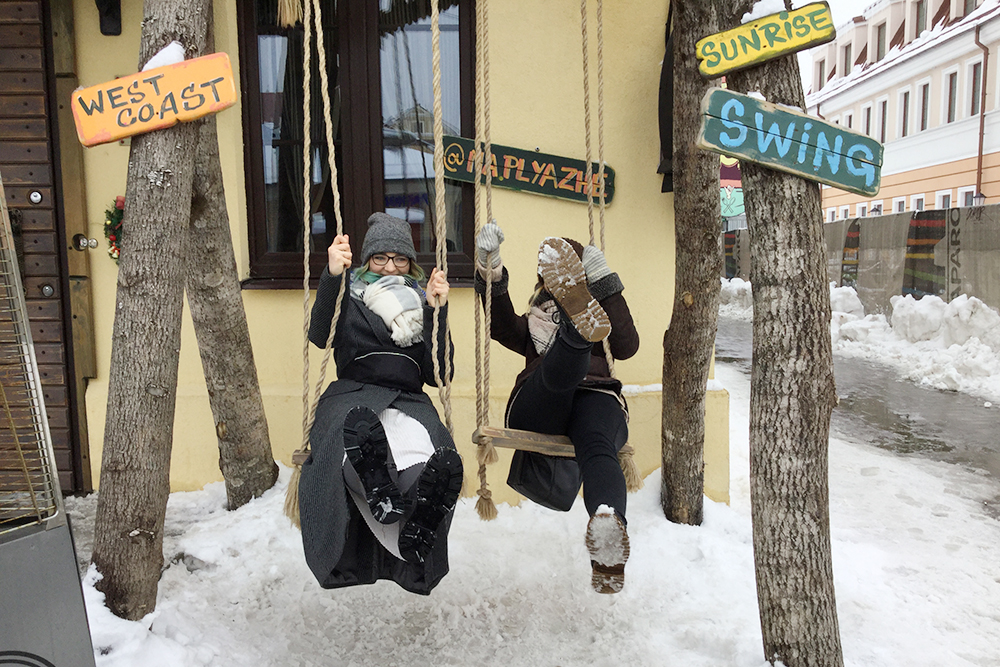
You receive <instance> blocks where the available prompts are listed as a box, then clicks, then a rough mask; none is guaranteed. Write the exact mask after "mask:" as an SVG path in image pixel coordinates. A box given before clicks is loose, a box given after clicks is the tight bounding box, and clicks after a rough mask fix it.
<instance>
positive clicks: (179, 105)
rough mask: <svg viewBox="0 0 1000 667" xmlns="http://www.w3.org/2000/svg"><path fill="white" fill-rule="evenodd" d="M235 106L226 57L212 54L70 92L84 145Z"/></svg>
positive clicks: (165, 126)
mask: <svg viewBox="0 0 1000 667" xmlns="http://www.w3.org/2000/svg"><path fill="white" fill-rule="evenodd" d="M235 102H236V84H235V82H234V80H233V69H232V67H231V65H230V63H229V56H228V55H227V54H225V53H213V54H211V55H207V56H202V57H201V58H193V59H191V60H184V61H182V62H179V63H175V64H173V65H166V66H164V67H157V68H155V69H151V70H148V71H145V72H139V73H138V74H133V75H131V76H126V77H122V78H120V79H115V80H114V81H109V82H107V83H102V84H100V85H97V86H91V87H89V88H78V89H77V90H75V91H73V97H72V101H71V107H72V109H73V119H74V120H75V121H76V134H77V136H78V137H79V138H80V143H82V144H83V145H84V146H96V145H98V144H105V143H108V142H111V141H118V140H119V139H124V138H125V137H131V136H134V135H136V134H143V133H145V132H152V131H153V130H162V129H164V128H167V127H171V126H173V125H176V124H177V123H181V122H185V121H191V120H195V119H197V118H201V117H202V116H206V115H208V114H211V113H217V112H219V111H222V110H223V109H226V108H228V107H230V106H232V105H233V104H235Z"/></svg>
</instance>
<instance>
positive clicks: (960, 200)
mask: <svg viewBox="0 0 1000 667" xmlns="http://www.w3.org/2000/svg"><path fill="white" fill-rule="evenodd" d="M975 197H976V188H975V186H972V185H970V186H968V187H965V188H959V189H958V197H957V199H956V203H957V204H958V205H959V206H973V205H974V204H975Z"/></svg>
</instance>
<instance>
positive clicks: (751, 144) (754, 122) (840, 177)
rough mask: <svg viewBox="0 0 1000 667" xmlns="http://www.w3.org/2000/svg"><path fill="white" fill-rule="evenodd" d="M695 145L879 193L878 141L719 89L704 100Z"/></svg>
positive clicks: (842, 186) (844, 187)
mask: <svg viewBox="0 0 1000 667" xmlns="http://www.w3.org/2000/svg"><path fill="white" fill-rule="evenodd" d="M698 146H699V147H700V148H704V149H706V150H710V151H713V152H716V153H722V154H723V155H728V156H730V157H735V158H739V159H740V160H745V161H747V162H756V163H757V164H760V165H763V166H765V167H770V168H771V169H777V170H779V171H784V172H787V173H790V174H794V175H795V176H800V177H802V178H805V179H808V180H811V181H818V182H820V183H826V184H827V185H832V186H834V187H837V188H840V189H842V190H847V191H848V192H854V193H856V194H859V195H874V194H876V193H878V191H879V180H880V178H881V170H882V144H880V143H879V142H877V141H875V140H874V139H871V138H870V137H868V136H866V135H864V134H860V133H858V132H853V131H851V130H848V129H847V128H845V127H841V126H840V125H835V124H833V123H825V122H823V121H821V120H820V119H819V118H815V117H813V116H807V115H806V114H803V113H798V112H796V111H792V110H791V109H789V108H787V107H779V106H778V105H776V104H771V103H769V102H764V101H762V100H758V99H755V98H753V97H750V96H748V95H740V94H738V93H733V92H731V91H729V90H725V89H723V88H712V89H711V90H709V91H708V92H707V93H706V94H705V97H704V98H702V102H701V130H700V132H699V134H698Z"/></svg>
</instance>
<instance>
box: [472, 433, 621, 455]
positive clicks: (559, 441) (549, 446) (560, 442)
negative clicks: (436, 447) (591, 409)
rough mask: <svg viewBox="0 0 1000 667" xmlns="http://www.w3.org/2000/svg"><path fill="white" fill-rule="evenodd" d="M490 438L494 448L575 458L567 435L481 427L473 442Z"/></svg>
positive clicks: (477, 442)
mask: <svg viewBox="0 0 1000 667" xmlns="http://www.w3.org/2000/svg"><path fill="white" fill-rule="evenodd" d="M483 437H486V438H489V439H490V441H491V442H492V443H493V446H494V447H504V448H507V449H519V450H521V451H523V452H537V453H539V454H548V455H549V456H565V457H567V458H573V457H574V456H576V451H575V450H574V449H573V442H572V441H571V440H570V439H569V438H567V437H566V436H565V435H549V434H548V433H535V432H534V431H521V430H519V429H516V428H500V427H499V426H480V427H479V428H478V429H476V431H475V432H474V433H473V434H472V442H474V443H476V444H479V440H480V438H483ZM621 451H622V452H623V453H626V454H632V453H633V451H634V450H633V449H632V446H631V445H628V444H626V445H625V446H624V447H622V448H621Z"/></svg>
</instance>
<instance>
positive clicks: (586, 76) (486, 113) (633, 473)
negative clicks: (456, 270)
mask: <svg viewBox="0 0 1000 667" xmlns="http://www.w3.org/2000/svg"><path fill="white" fill-rule="evenodd" d="M488 4H489V3H488V0H480V2H478V3H477V8H478V11H477V12H476V44H477V50H476V51H477V58H476V74H477V79H478V80H479V81H480V82H481V83H482V91H483V94H482V104H481V105H479V104H477V109H481V118H482V122H481V123H480V113H479V112H477V115H476V143H477V145H484V150H482V151H477V152H476V160H475V168H476V170H477V171H476V173H477V174H481V173H483V165H484V164H486V165H492V152H491V144H490V133H489V132H490V131H489V128H490V121H489V118H490V105H489V29H488V21H487V16H488ZM602 5H603V0H597V98H598V103H597V105H598V110H597V130H598V165H599V166H598V175H597V181H598V185H599V191H600V197H599V213H600V215H599V219H600V246H599V247H600V249H601V251H602V252H603V251H604V247H605V216H604V213H605V206H606V202H605V197H604V168H605V163H604V34H603V11H602V10H603V7H602ZM580 15H581V23H580V30H581V42H582V47H583V108H584V129H585V143H586V163H587V171H586V179H587V180H586V182H587V183H588V184H592V182H593V166H592V163H591V133H590V126H591V114H590V68H589V60H590V56H589V52H588V38H587V0H581V2H580ZM480 46H481V49H480V48H479V47H480ZM478 101H479V100H477V102H478ZM479 181H480V179H478V178H477V179H476V181H475V195H476V197H475V208H476V233H477V234H478V233H479V231H480V229H482V225H483V224H485V222H489V221H492V220H493V212H492V169H490V168H487V169H486V185H485V190H486V194H485V198H486V209H487V211H486V218H485V222H484V221H483V218H482V216H481V214H480V213H481V205H480V201H481V199H482V197H481V195H480V182H479ZM587 217H588V220H589V230H590V244H591V245H594V244H595V235H594V188H593V187H592V185H591V186H589V187H588V188H587ZM491 282H492V273H491V272H487V275H486V294H485V298H484V299H483V310H484V313H485V319H486V326H485V328H486V332H485V334H484V333H483V332H481V330H480V317H479V310H478V308H477V309H475V313H476V318H475V324H476V431H475V433H473V435H472V441H473V442H474V443H475V444H476V445H477V458H478V459H479V483H480V486H479V490H478V491H477V494H478V495H479V500H478V501H477V502H476V511H477V512H478V514H479V517H480V518H481V519H483V520H487V521H488V520H492V519H494V518H496V516H497V509H496V505H495V504H494V502H493V499H492V493H491V492H490V490H489V487H488V485H487V482H486V466H487V464H489V463H494V462H496V461H497V458H498V457H497V453H496V451H495V449H494V448H495V447H505V448H510V449H519V450H522V451H530V452H538V453H541V454H547V455H549V456H565V457H573V456H575V449H574V447H573V443H572V441H570V439H569V438H567V437H565V436H555V435H548V434H543V433H534V432H532V431H523V430H518V429H509V428H498V427H494V426H490V425H489V386H490V367H489V361H490V357H489V350H490V344H489V331H490V320H491V312H492V301H493V297H492V292H493V289H492V284H491ZM604 355H605V358H606V359H607V362H608V369H609V370H610V372H611V377H616V374H615V366H614V359H613V358H612V355H611V348H610V344H609V342H608V340H607V339H605V340H604ZM481 367H482V369H483V370H482V372H481V371H480V368H481ZM633 454H634V450H633V448H632V447H631V446H630V445H628V444H626V445H625V446H624V447H622V449H621V450H620V451H619V452H618V462H619V464H620V465H621V468H622V472H623V473H624V475H625V486H626V488H627V489H628V490H629V491H636V490H638V489H640V488H642V486H643V482H642V477H641V475H640V474H639V470H638V467H637V466H636V464H635V461H634V460H633Z"/></svg>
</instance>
